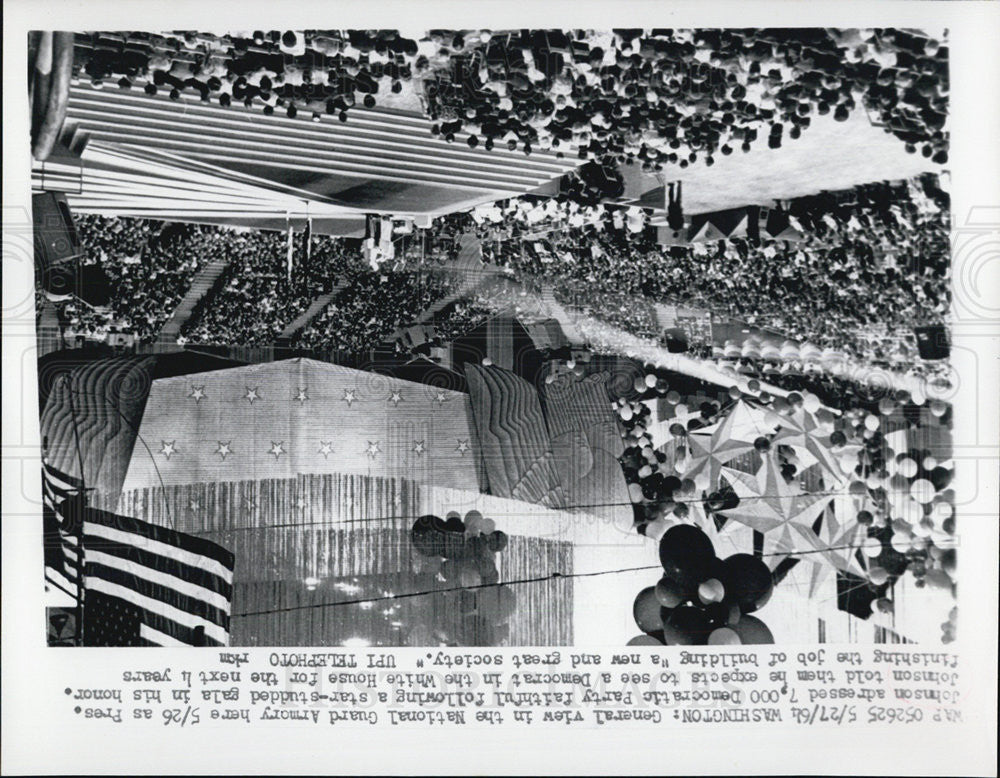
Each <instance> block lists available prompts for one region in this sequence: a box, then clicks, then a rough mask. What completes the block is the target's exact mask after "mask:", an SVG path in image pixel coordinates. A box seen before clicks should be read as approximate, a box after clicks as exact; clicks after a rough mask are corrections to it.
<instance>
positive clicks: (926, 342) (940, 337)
mask: <svg viewBox="0 0 1000 778" xmlns="http://www.w3.org/2000/svg"><path fill="white" fill-rule="evenodd" d="M913 334H914V335H916V337H917V350H918V351H919V352H920V358H921V359H947V358H948V356H949V355H950V353H951V347H950V344H949V343H948V331H947V330H946V329H945V328H944V325H942V324H935V325H932V326H929V327H914V328H913Z"/></svg>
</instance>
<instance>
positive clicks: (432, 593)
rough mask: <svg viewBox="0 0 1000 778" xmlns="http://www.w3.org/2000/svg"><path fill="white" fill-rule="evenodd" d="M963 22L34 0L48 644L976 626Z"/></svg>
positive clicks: (938, 631)
mask: <svg viewBox="0 0 1000 778" xmlns="http://www.w3.org/2000/svg"><path fill="white" fill-rule="evenodd" d="M948 52H949V45H948V35H947V31H946V30H941V31H935V32H933V33H931V32H926V31H922V30H912V29H895V28H886V29H782V28H773V29H768V28H757V29H732V30H716V29H651V30H641V29H621V30H429V31H427V32H426V33H425V34H423V35H421V36H419V37H407V36H406V35H404V34H402V33H400V32H398V31H396V30H255V31H246V32H239V33H236V32H234V33H229V34H216V33H202V32H198V31H184V32H170V33H149V32H136V31H122V30H116V31H106V32H73V33H69V32H47V31H39V32H37V33H32V39H31V44H30V48H29V56H30V58H31V63H30V66H31V67H30V73H31V98H32V102H31V108H32V112H33V113H32V138H31V143H32V158H33V165H32V208H33V219H34V229H35V235H34V239H35V248H36V253H35V270H36V272H37V276H38V284H37V308H36V316H37V321H38V375H39V408H40V414H41V416H40V424H41V434H42V447H43V451H42V454H43V465H42V467H43V470H44V475H43V483H44V488H45V494H44V497H45V504H44V518H45V539H44V542H45V571H44V573H45V576H46V581H47V582H48V591H49V593H50V594H51V596H52V604H51V605H48V606H47V607H48V629H49V632H48V635H49V642H50V644H51V645H60V646H62V645H85V646H134V645H175V644H177V643H181V644H185V645H232V646H254V645H268V646H298V645H305V646H324V645H329V646H407V645H409V646H439V645H449V646H498V645H536V646H566V645H582V646H587V645H615V644H618V645H626V644H628V645H658V644H668V645H674V644H680V645H699V644H710V645H711V644H721V645H737V644H742V643H749V644H759V643H772V642H779V641H780V642H788V643H794V642H819V643H826V642H831V643H840V642H847V643H855V642H861V643H901V642H906V643H909V642H919V643H927V642H929V643H932V644H941V643H948V642H950V641H951V640H953V639H954V636H955V632H956V630H957V629H958V613H957V609H956V607H955V605H954V601H953V597H952V593H953V591H954V589H955V587H956V586H957V585H958V578H959V576H958V574H957V569H958V567H957V556H958V553H957V549H956V543H955V532H956V518H955V515H954V493H953V491H952V490H951V489H950V487H949V485H950V482H951V480H952V477H953V473H954V468H955V463H954V460H953V457H952V443H951V433H950V430H951V420H952V417H953V413H954V410H953V406H952V404H951V402H950V401H949V398H950V394H951V392H952V390H953V389H954V385H953V382H952V376H951V373H950V367H949V347H948V340H949V339H948V310H949V307H950V288H949V267H950V261H949V247H950V244H949V237H948V231H949V220H950V208H949V186H950V174H949V168H948V145H949V133H948V88H949V72H948ZM42 572H43V571H39V574H40V575H41V574H42Z"/></svg>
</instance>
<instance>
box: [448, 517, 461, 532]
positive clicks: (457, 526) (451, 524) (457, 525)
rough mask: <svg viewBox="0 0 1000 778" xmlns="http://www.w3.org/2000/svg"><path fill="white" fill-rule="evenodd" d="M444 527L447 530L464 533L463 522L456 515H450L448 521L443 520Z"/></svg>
mask: <svg viewBox="0 0 1000 778" xmlns="http://www.w3.org/2000/svg"><path fill="white" fill-rule="evenodd" d="M444 528H445V530H447V531H448V532H456V533H461V534H465V524H464V523H463V522H462V519H461V518H460V517H458V516H452V517H451V518H450V519H448V521H446V522H445V525H444Z"/></svg>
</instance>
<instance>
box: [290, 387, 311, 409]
mask: <svg viewBox="0 0 1000 778" xmlns="http://www.w3.org/2000/svg"><path fill="white" fill-rule="evenodd" d="M298 389H299V391H298V392H296V394H295V396H294V397H293V398H292V399H293V400H298V402H299V405H302V404H304V403H305V401H306V400H308V399H309V394H308V392H307V391H306V387H304V386H300V387H299V388H298Z"/></svg>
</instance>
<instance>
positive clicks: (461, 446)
mask: <svg viewBox="0 0 1000 778" xmlns="http://www.w3.org/2000/svg"><path fill="white" fill-rule="evenodd" d="M455 450H456V451H457V452H458V453H459V454H461V455H462V456H463V457H464V456H465V452H466V451H468V450H469V441H468V440H462V439H461V438H459V439H458V445H457V446H455Z"/></svg>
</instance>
